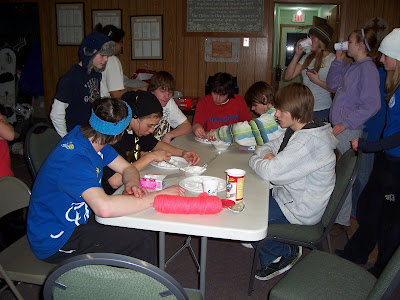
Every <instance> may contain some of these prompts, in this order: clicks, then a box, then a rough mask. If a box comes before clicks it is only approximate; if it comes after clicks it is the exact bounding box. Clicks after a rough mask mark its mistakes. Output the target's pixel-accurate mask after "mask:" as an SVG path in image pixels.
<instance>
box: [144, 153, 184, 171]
mask: <svg viewBox="0 0 400 300" xmlns="http://www.w3.org/2000/svg"><path fill="white" fill-rule="evenodd" d="M171 162H172V163H174V164H176V165H179V166H181V168H183V167H187V166H188V165H189V163H188V162H187V161H186V160H185V159H184V158H183V157H179V156H171ZM150 165H152V166H153V167H156V168H160V169H164V170H178V168H177V167H174V166H173V165H170V164H169V163H166V162H165V161H160V162H156V161H152V162H151V163H150Z"/></svg>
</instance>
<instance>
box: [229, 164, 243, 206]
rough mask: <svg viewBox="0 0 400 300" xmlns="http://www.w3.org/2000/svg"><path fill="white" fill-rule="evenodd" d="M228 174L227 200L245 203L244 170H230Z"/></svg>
mask: <svg viewBox="0 0 400 300" xmlns="http://www.w3.org/2000/svg"><path fill="white" fill-rule="evenodd" d="M225 172H226V198H227V199H229V200H232V201H235V203H240V202H242V201H243V190H244V175H245V174H246V171H244V170H242V169H228V170H225Z"/></svg>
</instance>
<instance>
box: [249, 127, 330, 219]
mask: <svg viewBox="0 0 400 300" xmlns="http://www.w3.org/2000/svg"><path fill="white" fill-rule="evenodd" d="M307 127H309V126H307ZM310 127H313V126H310ZM288 131H289V129H287V130H286V133H285V134H282V135H281V136H280V137H279V138H277V139H275V140H273V141H271V142H268V143H267V144H265V145H264V146H261V147H259V148H257V149H256V151H255V152H254V155H253V156H252V157H251V158H250V161H249V165H250V167H251V168H252V169H253V170H254V171H255V172H256V173H257V175H259V176H260V177H262V178H263V179H265V180H268V181H270V182H271V183H272V184H274V187H273V190H272V195H273V197H274V198H275V200H276V201H277V203H278V204H279V207H280V209H281V210H282V212H283V214H284V215H285V217H286V218H287V220H288V221H289V222H290V223H291V224H304V225H314V224H317V223H318V222H319V221H320V220H321V218H322V215H323V213H324V211H325V208H326V206H327V204H328V201H329V198H330V196H331V194H332V191H333V188H334V186H335V179H336V178H335V165H336V156H335V154H334V149H335V148H336V145H337V143H338V141H337V139H336V138H335V136H334V135H333V134H332V127H331V125H330V124H325V123H320V124H317V125H316V126H314V127H313V128H308V129H305V128H303V129H300V130H298V131H295V132H294V133H293V135H291V136H290V138H289V141H288V142H287V141H286V140H287V136H288V134H287V133H288ZM285 136H286V139H285V142H287V144H286V145H285V146H284V147H282V145H281V144H282V142H283V141H284V137H285ZM282 148H283V150H282ZM280 149H281V151H279V150H280ZM267 153H272V154H274V156H275V157H274V158H273V159H263V158H264V156H265V155H266V154H267Z"/></svg>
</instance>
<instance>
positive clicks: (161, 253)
mask: <svg viewBox="0 0 400 300" xmlns="http://www.w3.org/2000/svg"><path fill="white" fill-rule="evenodd" d="M158 267H159V268H160V269H161V270H164V269H165V232H162V231H160V233H159V234H158Z"/></svg>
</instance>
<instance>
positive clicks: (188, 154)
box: [146, 141, 200, 165]
mask: <svg viewBox="0 0 400 300" xmlns="http://www.w3.org/2000/svg"><path fill="white" fill-rule="evenodd" d="M153 150H165V151H168V152H169V153H171V154H172V155H174V156H180V157H183V158H184V159H185V160H186V161H188V162H191V163H192V164H193V165H196V164H198V162H199V161H200V156H199V155H198V154H197V153H196V152H194V151H186V150H183V149H180V148H177V147H174V146H172V145H170V144H167V143H164V142H161V141H159V142H158V143H157V145H156V146H155V147H154V149H153ZM146 156H147V155H146Z"/></svg>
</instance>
